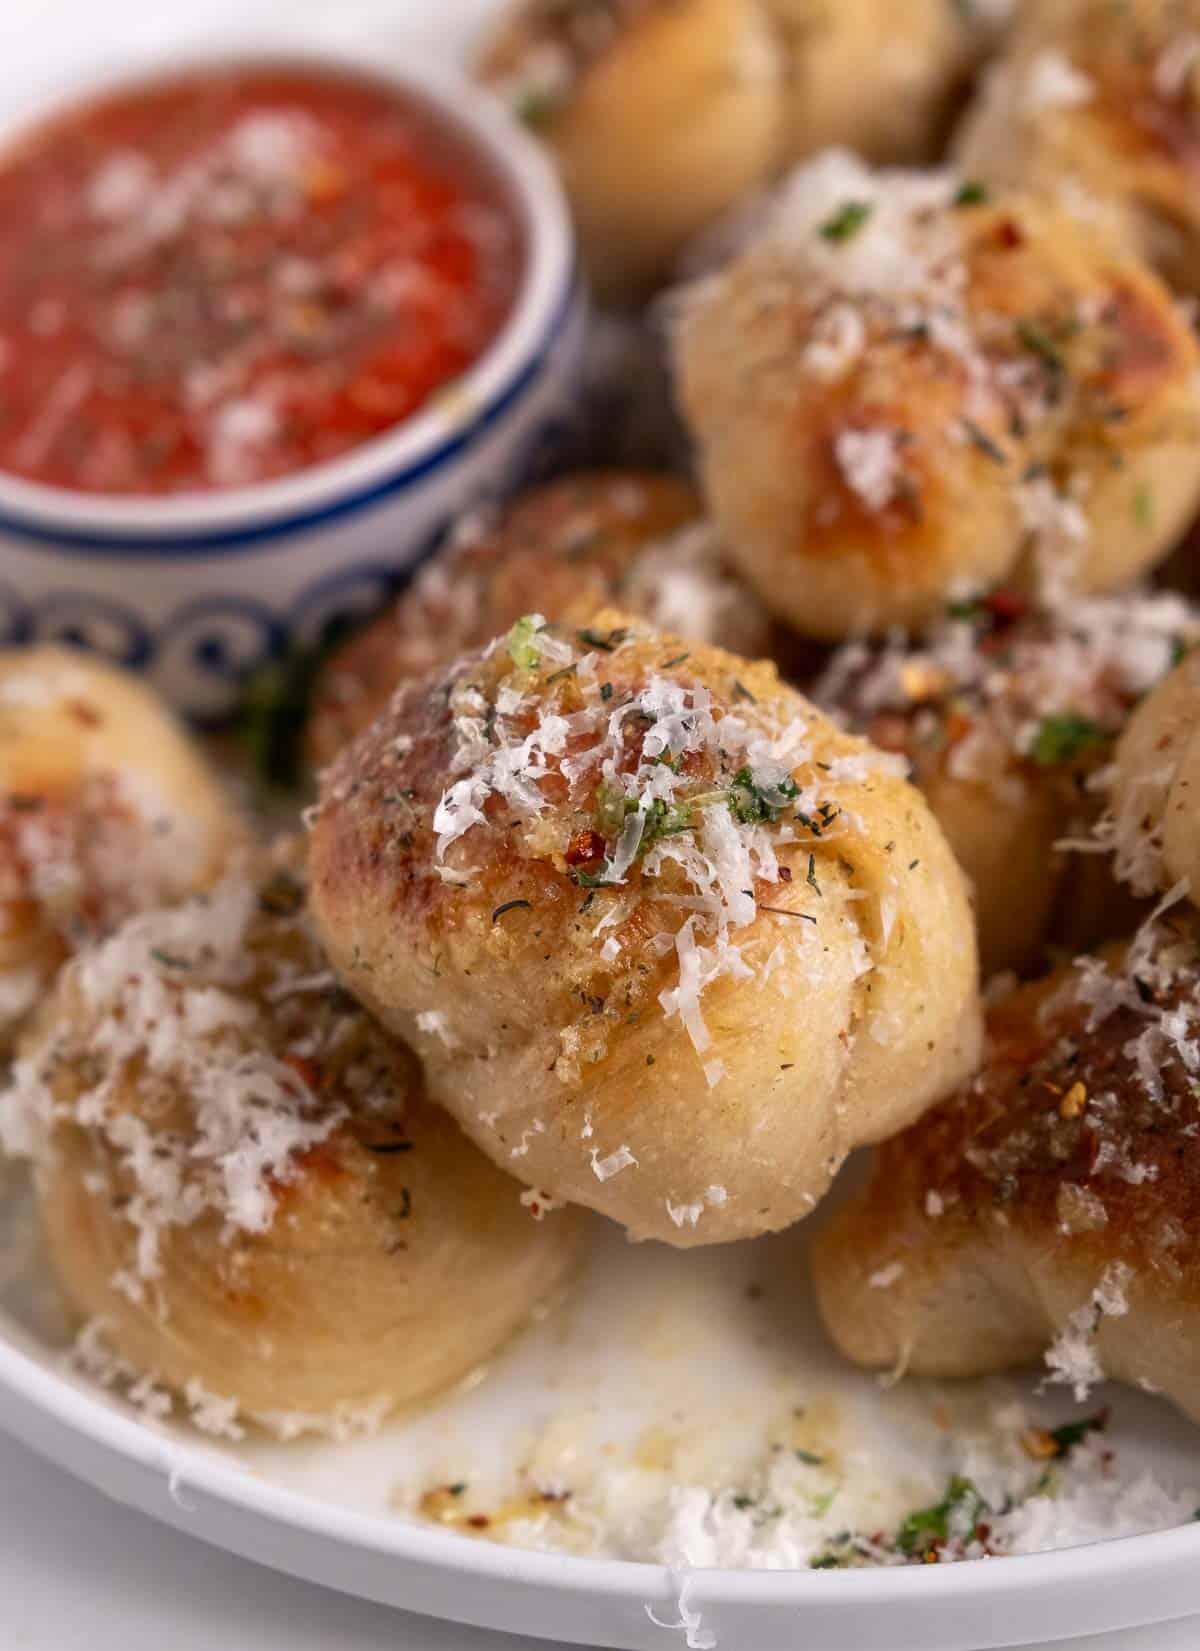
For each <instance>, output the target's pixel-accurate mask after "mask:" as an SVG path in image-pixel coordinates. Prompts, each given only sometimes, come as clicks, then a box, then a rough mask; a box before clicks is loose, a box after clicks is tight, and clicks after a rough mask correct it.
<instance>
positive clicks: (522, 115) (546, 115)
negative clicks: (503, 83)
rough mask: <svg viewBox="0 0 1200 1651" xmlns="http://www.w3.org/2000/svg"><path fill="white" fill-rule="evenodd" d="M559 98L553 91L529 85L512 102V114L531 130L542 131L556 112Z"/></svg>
mask: <svg viewBox="0 0 1200 1651" xmlns="http://www.w3.org/2000/svg"><path fill="white" fill-rule="evenodd" d="M558 109H559V99H558V98H557V97H555V95H554V94H553V92H545V91H540V90H538V88H536V87H530V88H529V89H528V90H527V91H524V92H522V93H521V95H520V96H519V97H518V98H517V99H516V101H515V102H514V103H513V114H514V115H516V117H517V119H518V120H519V121H520V122H521V123H522V125H524V126H528V127H529V129H530V131H531V132H544V131H545V130H546V128H547V127H548V126H549V125H550V123H551V122H552V121H553V119H554V117H555V115H556V114H557V113H558Z"/></svg>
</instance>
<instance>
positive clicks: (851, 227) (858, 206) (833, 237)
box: [821, 201, 875, 241]
mask: <svg viewBox="0 0 1200 1651" xmlns="http://www.w3.org/2000/svg"><path fill="white" fill-rule="evenodd" d="M874 210H875V208H874V207H873V206H872V205H871V203H870V202H869V201H846V202H845V203H844V205H842V206H839V207H838V209H837V211H836V212H835V213H834V214H833V216H832V217H831V218H826V220H825V222H824V223H823V224H822V225H821V234H822V235H823V236H824V237H825V239H826V240H827V241H848V240H850V238H851V237H852V236H854V235H857V234H858V232H859V230H860V229H861V228H862V227H863V225H864V224H865V223H866V221H867V219H868V218H869V217H870V216H871V214H872V212H874Z"/></svg>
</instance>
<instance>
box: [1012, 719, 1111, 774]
mask: <svg viewBox="0 0 1200 1651" xmlns="http://www.w3.org/2000/svg"><path fill="white" fill-rule="evenodd" d="M1104 739H1105V735H1104V730H1103V729H1102V728H1100V727H1099V726H1098V724H1096V723H1094V722H1093V721H1092V720H1091V718H1090V717H1081V716H1079V715H1078V714H1077V713H1076V712H1074V711H1061V712H1059V714H1058V715H1057V716H1052V717H1046V718H1045V720H1044V721H1043V722H1042V724H1041V727H1040V728H1039V729H1038V731H1037V737H1036V738H1035V739H1034V742H1033V745H1032V747H1031V748H1030V752H1029V756H1030V760H1031V761H1032V762H1035V763H1037V765H1038V767H1039V768H1055V767H1057V766H1058V764H1059V763H1064V762H1074V761H1075V759H1076V757H1079V756H1082V754H1083V753H1084V752H1085V751H1090V750H1093V749H1094V748H1095V747H1096V746H1097V745H1103V743H1104Z"/></svg>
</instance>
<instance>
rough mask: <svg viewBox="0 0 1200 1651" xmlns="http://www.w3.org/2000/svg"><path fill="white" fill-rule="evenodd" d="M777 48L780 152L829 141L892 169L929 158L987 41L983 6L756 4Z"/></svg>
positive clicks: (819, 0) (790, 155)
mask: <svg viewBox="0 0 1200 1651" xmlns="http://www.w3.org/2000/svg"><path fill="white" fill-rule="evenodd" d="M763 7H764V10H765V12H766V14H767V16H768V17H769V19H770V21H771V24H772V27H773V28H774V30H775V31H776V35H777V38H778V40H779V42H780V45H781V47H782V49H783V58H784V84H785V93H786V96H785V110H786V127H785V136H784V146H783V158H784V160H785V161H787V162H789V163H790V162H795V161H799V160H806V159H808V158H809V157H810V156H812V155H815V154H816V153H817V152H818V151H819V150H821V149H826V148H828V147H830V146H831V145H836V146H838V147H842V148H846V149H854V150H856V151H857V152H858V153H859V154H861V155H863V156H865V157H866V158H867V159H868V160H871V161H877V162H884V163H888V164H890V165H899V164H904V163H906V162H909V163H917V162H921V161H929V160H933V159H934V158H935V156H936V155H937V153H938V150H939V148H940V147H941V144H942V142H943V140H944V138H945V134H946V130H947V126H948V124H949V122H950V119H951V116H952V114H953V113H954V110H955V106H956V102H957V100H958V98H959V96H960V95H961V94H962V92H963V91H964V89H965V85H966V81H967V77H968V74H969V71H970V69H971V68H972V67H973V66H974V65H975V63H976V62H977V61H978V58H979V56H980V55H981V53H982V52H983V51H985V50H986V48H987V47H988V46H989V45H991V44H992V43H993V42H994V39H995V36H996V33H997V30H996V28H995V25H994V20H993V19H991V18H989V17H988V15H987V10H988V8H987V7H986V6H985V7H982V8H978V9H973V8H972V7H971V5H970V4H969V0H968V3H967V4H964V5H958V4H955V3H954V0H763Z"/></svg>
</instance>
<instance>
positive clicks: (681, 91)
mask: <svg viewBox="0 0 1200 1651" xmlns="http://www.w3.org/2000/svg"><path fill="white" fill-rule="evenodd" d="M478 68H479V73H480V76H481V78H482V79H483V80H484V81H485V82H487V83H488V84H490V85H491V86H492V87H493V88H494V89H495V90H497V91H499V92H500V93H501V94H502V95H503V96H504V97H505V98H507V99H508V100H509V101H510V102H511V103H512V105H513V107H514V108H515V109H516V111H517V112H518V114H520V115H521V116H522V117H523V118H524V119H525V120H526V121H527V122H528V123H529V124H530V125H531V126H533V127H534V129H535V130H536V131H538V132H539V133H540V134H541V135H542V136H543V137H544V138H545V140H546V142H547V143H548V144H549V146H550V149H551V151H552V153H553V155H554V158H555V160H556V162H557V164H558V167H559V169H560V171H561V173H562V177H563V182H564V184H565V186H566V190H567V194H568V197H569V198H570V201H571V204H572V207H573V209H574V213H575V218H576V223H577V225H578V229H579V235H580V240H581V243H582V248H583V256H584V261H585V263H586V265H587V269H588V272H589V274H590V275H591V278H592V281H593V284H594V285H595V286H596V288H597V290H598V292H599V294H600V296H601V297H603V298H606V299H609V300H611V299H614V298H623V297H628V296H630V295H631V294H635V293H637V292H638V291H641V290H644V289H645V288H646V287H647V286H650V285H652V284H653V282H654V281H655V280H657V279H659V278H661V277H662V276H664V275H666V274H667V273H668V271H669V269H670V267H671V263H672V261H673V259H674V258H675V255H676V253H677V252H678V251H679V249H680V247H682V246H683V244H684V242H685V241H686V240H687V239H688V238H689V236H691V235H693V234H695V232H696V231H697V230H699V229H701V228H703V226H704V225H705V224H707V223H709V222H710V221H711V220H712V219H713V218H715V217H716V216H718V215H719V214H720V213H721V212H723V211H725V210H726V209H727V208H728V207H729V206H731V205H732V204H733V202H735V201H737V200H739V199H740V198H741V197H742V196H743V195H744V194H746V192H747V191H748V190H752V189H754V188H756V187H757V186H758V185H760V184H762V183H765V182H766V180H767V179H768V178H769V176H770V175H771V173H772V171H773V170H774V168H775V166H776V165H777V163H778V160H779V153H780V144H781V141H782V135H783V123H784V106H783V85H782V72H783V63H782V58H781V55H780V52H779V49H778V46H777V44H776V41H775V39H774V37H773V35H772V32H771V27H770V24H769V22H768V20H767V18H766V16H765V14H764V11H763V8H762V6H761V5H760V4H759V0H600V3H599V4H595V3H592V0H588V3H580V0H567V3H566V4H562V3H560V0H521V3H519V4H518V5H516V6H515V8H514V9H513V11H512V12H511V13H509V15H508V16H507V17H505V18H504V19H503V21H502V22H501V24H500V26H499V28H498V29H497V30H496V31H495V33H494V34H493V35H492V37H491V38H490V40H489V41H488V42H487V44H486V45H485V48H484V50H483V53H482V55H481V58H480V61H479V65H478Z"/></svg>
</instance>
